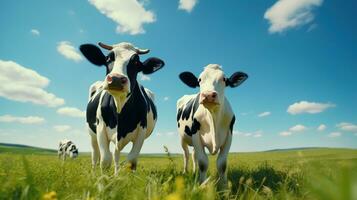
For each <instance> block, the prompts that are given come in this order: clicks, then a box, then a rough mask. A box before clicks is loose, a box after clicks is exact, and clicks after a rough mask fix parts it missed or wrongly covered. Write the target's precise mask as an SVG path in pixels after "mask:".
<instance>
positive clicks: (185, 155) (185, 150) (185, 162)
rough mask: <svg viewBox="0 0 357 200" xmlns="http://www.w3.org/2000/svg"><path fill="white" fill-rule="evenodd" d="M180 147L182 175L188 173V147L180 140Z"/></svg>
mask: <svg viewBox="0 0 357 200" xmlns="http://www.w3.org/2000/svg"><path fill="white" fill-rule="evenodd" d="M181 146H182V149H183V173H186V172H187V171H188V161H189V156H190V152H189V150H188V146H187V144H186V142H184V141H183V140H181Z"/></svg>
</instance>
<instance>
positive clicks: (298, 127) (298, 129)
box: [289, 124, 307, 132]
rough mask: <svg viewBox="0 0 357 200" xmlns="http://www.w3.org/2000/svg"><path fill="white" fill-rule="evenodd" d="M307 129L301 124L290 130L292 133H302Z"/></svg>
mask: <svg viewBox="0 0 357 200" xmlns="http://www.w3.org/2000/svg"><path fill="white" fill-rule="evenodd" d="M306 129H307V128H306V127H305V126H303V125H301V124H298V125H295V126H293V127H291V128H289V131H290V132H302V131H305V130H306Z"/></svg>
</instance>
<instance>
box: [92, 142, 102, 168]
mask: <svg viewBox="0 0 357 200" xmlns="http://www.w3.org/2000/svg"><path fill="white" fill-rule="evenodd" d="M91 145H92V168H93V169H95V167H96V166H97V162H98V160H99V154H100V153H99V146H98V140H97V136H96V135H94V136H92V135H91Z"/></svg>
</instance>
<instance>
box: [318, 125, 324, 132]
mask: <svg viewBox="0 0 357 200" xmlns="http://www.w3.org/2000/svg"><path fill="white" fill-rule="evenodd" d="M325 129H326V125H325V124H321V125H320V126H319V127H317V130H318V131H324V130H325Z"/></svg>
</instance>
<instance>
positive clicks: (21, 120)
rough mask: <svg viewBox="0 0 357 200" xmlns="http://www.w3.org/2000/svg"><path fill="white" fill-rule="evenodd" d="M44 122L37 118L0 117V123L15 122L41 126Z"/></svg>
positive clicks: (42, 119)
mask: <svg viewBox="0 0 357 200" xmlns="http://www.w3.org/2000/svg"><path fill="white" fill-rule="evenodd" d="M44 121H45V119H44V118H42V117H37V116H27V117H15V116H12V115H3V116H0V122H7V123H11V122H17V123H21V124H41V123H43V122H44Z"/></svg>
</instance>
